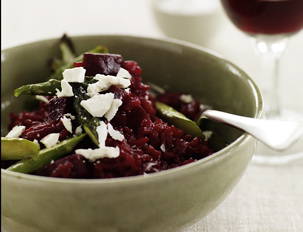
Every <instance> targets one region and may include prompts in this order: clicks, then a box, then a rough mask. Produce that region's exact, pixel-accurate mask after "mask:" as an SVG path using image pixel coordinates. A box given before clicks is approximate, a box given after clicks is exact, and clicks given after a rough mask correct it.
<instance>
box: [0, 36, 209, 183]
mask: <svg viewBox="0 0 303 232" xmlns="http://www.w3.org/2000/svg"><path fill="white" fill-rule="evenodd" d="M60 43H61V46H60V47H61V49H62V47H64V48H65V49H62V51H61V52H62V57H61V58H55V59H53V60H52V71H53V74H52V75H51V76H50V79H49V80H48V81H46V82H43V83H37V84H30V85H25V86H21V87H20V88H18V89H16V90H15V92H14V94H15V96H16V97H22V96H24V95H32V96H34V97H35V98H36V99H35V101H39V106H38V107H37V109H36V110H35V111H31V112H21V113H11V115H10V119H11V122H10V125H9V133H8V134H7V135H6V136H5V137H2V139H1V145H2V152H1V159H2V167H3V166H5V165H6V167H5V168H7V169H8V170H11V171H15V172H22V173H30V174H34V175H41V176H50V177H63V178H114V177H124V176H135V175H142V174H144V175H146V174H149V173H154V172H159V171H161V170H166V169H170V168H174V167H178V166H181V165H185V164H188V163H191V162H194V161H196V160H199V159H202V158H203V157H206V156H209V155H210V154H212V152H213V150H212V149H211V148H210V147H209V144H208V142H207V138H206V137H205V136H204V134H203V133H202V132H201V130H200V128H199V126H198V124H197V123H196V121H197V119H198V118H199V116H200V115H201V111H202V110H203V109H202V107H201V104H200V103H199V101H197V100H196V99H193V97H192V96H191V95H189V94H187V93H186V94H183V93H167V92H163V91H162V90H161V91H159V90H158V88H152V89H150V86H149V85H147V84H144V83H143V82H142V77H141V74H142V69H141V67H140V66H139V64H138V63H137V62H136V61H132V60H125V59H124V58H125V57H123V56H122V55H119V54H110V53H109V52H108V50H107V49H106V48H104V47H101V46H98V47H96V48H95V49H93V50H91V51H89V52H86V53H84V54H82V55H80V56H78V57H75V55H74V50H73V47H72V44H71V43H70V41H69V40H68V38H66V37H64V38H63V39H62V40H61V42H60ZM155 89H157V90H158V91H155Z"/></svg>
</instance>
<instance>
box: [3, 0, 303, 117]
mask: <svg viewBox="0 0 303 232" xmlns="http://www.w3.org/2000/svg"><path fill="white" fill-rule="evenodd" d="M1 3H2V11H1V17H2V21H1V26H2V27H1V30H2V37H1V42H2V47H3V48H6V47H11V46H15V45H18V44H23V43H27V42H30V41H35V40H40V39H45V38H50V37H59V36H61V35H62V34H63V33H64V32H66V33H68V34H70V35H80V34H105V33H113V34H133V35H142V36H152V37H165V36H172V37H175V38H179V39H185V40H188V41H191V42H195V43H198V44H200V45H202V46H204V47H208V48H211V49H213V50H215V51H217V52H218V53H220V54H222V55H223V56H224V57H226V58H227V59H229V60H231V61H232V62H234V63H236V64H237V65H239V66H240V67H241V68H243V69H244V70H245V71H246V72H247V73H248V74H250V76H251V77H253V78H254V79H255V80H256V81H257V82H259V83H260V82H262V79H263V81H264V78H263V77H262V76H261V75H260V73H261V72H262V70H260V64H261V63H260V62H261V61H260V59H259V57H258V55H257V54H256V52H254V47H253V44H252V39H250V38H249V37H248V36H246V35H245V34H243V33H242V32H240V31H239V30H238V29H236V28H235V27H234V26H233V25H232V24H231V22H230V20H229V19H227V17H226V16H225V14H224V13H223V11H222V9H221V5H220V2H219V1H218V0H186V1H184V0H87V1H74V0H52V1H41V0H27V1H18V0H2V1H1ZM302 57H303V33H302V32H301V33H298V34H296V35H295V36H293V37H291V39H290V41H289V44H288V49H287V50H286V52H285V54H284V55H283V57H282V60H281V64H282V65H281V75H282V90H281V91H282V94H283V96H285V98H283V99H282V102H283V104H287V105H288V106H289V107H290V108H293V109H296V110H297V111H298V110H299V111H301V112H303V102H302V101H298V100H297V98H298V97H299V95H300V92H301V90H300V89H299V85H301V86H302V83H303V68H302V63H301V62H300V61H301V60H302ZM290 90H291V91H290Z"/></svg>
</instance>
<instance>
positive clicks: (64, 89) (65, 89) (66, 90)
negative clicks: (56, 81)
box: [56, 80, 74, 97]
mask: <svg viewBox="0 0 303 232" xmlns="http://www.w3.org/2000/svg"><path fill="white" fill-rule="evenodd" d="M56 91H57V92H56V95H57V97H72V96H74V93H73V88H72V86H71V85H70V84H69V83H68V82H67V81H66V80H62V81H61V91H60V90H59V89H56Z"/></svg>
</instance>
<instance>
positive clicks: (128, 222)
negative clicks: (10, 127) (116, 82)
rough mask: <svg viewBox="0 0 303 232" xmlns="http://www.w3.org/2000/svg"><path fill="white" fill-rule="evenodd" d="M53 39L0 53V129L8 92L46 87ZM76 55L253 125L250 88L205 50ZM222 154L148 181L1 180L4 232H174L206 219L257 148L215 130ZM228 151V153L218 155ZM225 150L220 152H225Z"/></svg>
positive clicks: (138, 41)
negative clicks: (121, 66)
mask: <svg viewBox="0 0 303 232" xmlns="http://www.w3.org/2000/svg"><path fill="white" fill-rule="evenodd" d="M57 41H58V40H57V39H50V40H44V41H39V42H35V43H31V44H26V45H22V46H18V47H14V48H9V49H6V50H4V51H3V52H2V59H1V65H2V73H1V74H2V79H1V83H2V91H1V93H2V96H1V97H2V107H3V108H2V119H1V120H2V121H1V126H2V128H1V130H2V133H5V127H6V126H7V123H8V113H9V112H16V111H20V110H21V109H22V107H24V105H27V100H26V99H23V100H21V99H14V98H13V97H12V91H13V89H15V88H16V87H18V86H20V85H22V84H26V83H32V82H40V81H43V80H45V79H46V78H47V76H48V68H47V65H46V64H47V61H48V60H49V58H50V57H52V56H53V55H54V54H55V53H56V51H57V50H56V49H55V48H56V46H57ZM73 41H74V42H75V45H76V49H77V51H78V52H83V51H86V50H88V49H90V48H92V47H94V46H96V45H99V44H102V45H105V46H107V47H108V48H109V49H110V51H111V52H112V53H120V54H123V56H124V57H125V59H133V60H136V61H138V62H139V63H140V65H141V67H142V68H143V70H144V72H143V77H144V80H145V81H151V82H154V83H156V84H157V85H160V86H163V87H166V88H167V89H170V90H173V91H182V92H184V93H191V94H192V95H194V96H195V97H198V98H200V99H201V100H202V101H203V102H204V103H206V104H209V105H211V106H213V107H214V108H215V109H218V110H223V111H227V112H231V113H235V114H239V115H245V116H250V117H260V113H261V108H262V100H261V96H260V93H259V90H258V88H257V87H256V85H255V84H254V83H253V81H252V80H251V79H250V78H249V77H248V76H247V75H246V74H245V73H244V72H243V71H242V70H241V69H239V68H238V67H237V66H235V65H233V64H231V63H230V62H229V61H227V60H225V59H223V58H221V57H218V56H215V55H213V54H212V53H211V52H209V51H207V50H206V49H203V48H200V47H196V46H194V45H191V44H187V43H184V42H178V41H174V40H159V39H151V38H140V37H133V36H119V35H101V36H79V37H73ZM210 126H211V128H212V129H213V130H215V133H216V134H217V135H218V136H215V137H214V138H213V141H212V143H213V144H214V145H215V146H217V147H218V148H222V149H221V150H220V151H218V152H216V153H215V154H213V155H211V156H209V157H207V158H205V159H203V160H200V161H198V162H195V163H192V164H189V165H185V166H182V167H178V168H175V169H171V170H168V171H162V172H160V173H156V174H151V175H148V176H136V177H127V178H116V179H104V180H102V179H100V180H75V179H60V178H57V179H56V178H49V177H39V176H34V175H27V174H19V173H14V172H9V171H5V170H2V176H1V184H2V207H3V208H2V210H3V211H2V213H3V226H4V229H6V231H7V232H38V231H39V232H54V231H56V232H83V231H89V232H100V231H104V232H120V231H121V232H122V231H123V232H126V231H130V232H142V231H144V232H150V231H156V232H162V231H177V230H178V229H180V228H182V227H184V226H186V225H189V224H192V223H194V222H195V221H197V220H199V219H201V218H202V217H204V216H205V215H207V214H208V213H209V212H210V211H211V210H212V209H214V208H215V207H216V206H217V205H218V204H219V203H220V202H221V201H222V200H223V199H224V198H225V197H226V196H227V194H228V193H229V192H230V191H231V190H232V188H233V187H234V185H235V184H236V183H237V182H238V181H239V179H240V177H241V175H242V174H243V172H244V170H245V168H246V166H247V164H248V162H249V161H250V159H251V156H252V154H253V152H254V149H255V143H256V142H255V140H254V139H253V138H252V137H251V136H249V135H248V134H245V133H243V132H241V131H238V130H236V129H233V128H230V127H228V126H223V125H220V124H218V123H213V124H211V125H210ZM226 144H229V145H227V146H226ZM224 146H225V147H224Z"/></svg>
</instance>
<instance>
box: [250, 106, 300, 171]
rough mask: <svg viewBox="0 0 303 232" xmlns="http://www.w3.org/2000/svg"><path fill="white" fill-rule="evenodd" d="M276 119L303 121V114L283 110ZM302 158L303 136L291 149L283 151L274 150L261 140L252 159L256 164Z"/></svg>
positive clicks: (282, 163) (276, 163) (271, 163)
mask: <svg viewBox="0 0 303 232" xmlns="http://www.w3.org/2000/svg"><path fill="white" fill-rule="evenodd" d="M275 119H280V120H294V121H302V122H303V115H301V114H299V113H296V112H293V111H282V113H281V116H280V117H279V118H275ZM301 159H302V160H303V137H302V138H300V139H299V140H298V141H297V142H296V143H295V144H293V145H292V146H291V147H290V148H289V149H287V150H285V151H282V152H278V151H274V150H272V149H270V148H269V147H267V146H265V145H263V144H262V143H260V142H259V143H258V145H257V150H256V154H255V155H254V156H253V159H252V160H253V163H255V164H263V165H284V164H289V163H292V162H296V161H297V160H301Z"/></svg>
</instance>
